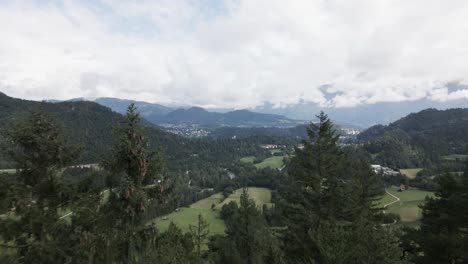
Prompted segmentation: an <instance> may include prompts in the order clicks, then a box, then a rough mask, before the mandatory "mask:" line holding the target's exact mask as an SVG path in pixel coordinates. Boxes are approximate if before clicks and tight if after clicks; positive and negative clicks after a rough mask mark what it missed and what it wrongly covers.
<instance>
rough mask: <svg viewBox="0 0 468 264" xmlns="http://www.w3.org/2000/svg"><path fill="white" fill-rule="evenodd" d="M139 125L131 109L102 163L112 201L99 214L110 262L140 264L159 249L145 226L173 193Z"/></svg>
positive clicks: (150, 227) (149, 228) (109, 200)
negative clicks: (150, 253)
mask: <svg viewBox="0 0 468 264" xmlns="http://www.w3.org/2000/svg"><path fill="white" fill-rule="evenodd" d="M140 122H141V120H140V117H139V113H138V112H137V110H136V107H135V106H134V105H133V104H132V105H130V106H129V107H128V110H127V115H126V119H125V123H124V126H123V127H122V128H121V129H120V135H119V138H118V141H117V142H116V144H115V146H114V147H113V152H112V155H110V158H109V159H107V160H105V161H104V162H103V167H104V169H105V171H106V173H107V174H108V179H109V180H108V184H109V186H108V187H109V189H108V192H109V199H108V201H107V203H105V204H104V205H103V207H102V209H101V212H100V213H101V214H102V215H103V217H101V218H102V221H103V223H104V224H103V227H104V231H103V233H105V234H106V236H105V238H104V239H105V241H106V242H105V245H106V249H105V251H104V252H106V258H107V259H109V260H112V259H114V260H118V261H120V262H123V263H138V262H141V261H142V259H144V258H145V257H146V256H147V254H149V253H148V251H151V249H152V248H154V247H155V246H156V245H155V244H154V243H155V238H152V237H151V236H152V235H155V234H157V232H156V231H155V229H154V226H151V225H146V222H147V221H149V220H150V219H151V218H153V217H155V216H156V215H157V214H158V212H159V210H158V207H161V208H162V207H164V206H165V204H166V203H167V196H168V192H169V191H170V188H169V187H168V178H167V177H164V175H162V173H161V171H160V168H161V165H160V164H159V162H160V159H159V158H158V157H157V156H156V154H155V153H154V152H151V151H149V143H148V141H147V139H146V137H145V133H144V130H143V128H142V127H141V126H140ZM150 213H151V214H150ZM106 224H107V225H108V227H107V228H106V227H105V226H104V225H106ZM148 235H149V237H148Z"/></svg>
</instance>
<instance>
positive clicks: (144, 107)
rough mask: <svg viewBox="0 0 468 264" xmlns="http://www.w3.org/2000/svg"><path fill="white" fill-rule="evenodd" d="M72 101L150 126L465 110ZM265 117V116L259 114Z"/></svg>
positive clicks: (422, 102) (364, 118) (380, 118)
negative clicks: (136, 114)
mask: <svg viewBox="0 0 468 264" xmlns="http://www.w3.org/2000/svg"><path fill="white" fill-rule="evenodd" d="M71 100H72V101H79V100H81V101H94V102H96V103H98V104H101V105H104V106H107V107H109V108H111V109H112V110H114V111H116V112H118V113H124V112H125V111H126V108H127V106H128V105H129V104H131V103H134V104H135V105H136V106H138V108H139V111H140V112H141V115H142V116H143V117H144V118H145V119H146V120H148V121H149V122H151V123H154V124H164V123H166V124H178V123H193V124H201V125H205V126H206V125H209V126H213V125H219V126H276V127H291V126H295V125H296V124H300V123H304V122H303V121H302V122H301V121H299V122H297V120H307V121H313V120H315V115H316V114H318V113H319V112H320V111H321V110H323V111H325V113H326V114H328V116H329V117H330V118H331V119H332V120H333V121H334V122H335V123H337V124H340V125H342V126H344V127H349V128H351V127H356V128H368V127H371V126H373V125H376V124H389V123H391V122H394V121H396V120H398V119H400V118H402V117H404V116H406V115H408V114H411V113H416V112H419V111H421V110H424V109H428V108H435V109H439V110H445V109H449V108H466V107H468V98H467V99H458V100H451V101H445V102H438V101H432V100H429V99H419V100H415V101H403V102H380V103H374V104H365V105H358V106H355V107H342V108H335V107H321V106H320V105H318V104H316V103H311V102H300V103H298V104H293V105H287V106H283V107H277V106H275V105H273V104H271V103H265V104H263V105H261V106H257V107H253V108H249V109H246V110H235V109H226V108H222V109H221V108H219V109H218V108H210V109H203V108H201V107H174V106H164V105H162V104H157V103H148V102H142V101H134V100H125V99H118V98H110V97H101V98H92V99H90V98H76V99H71ZM260 114H266V115H260Z"/></svg>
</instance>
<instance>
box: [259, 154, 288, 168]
mask: <svg viewBox="0 0 468 264" xmlns="http://www.w3.org/2000/svg"><path fill="white" fill-rule="evenodd" d="M283 158H284V156H273V157H269V158H267V159H265V160H263V161H262V162H260V163H257V164H255V167H256V168H257V169H264V168H268V167H269V168H272V169H279V168H281V167H283V164H284V163H283Z"/></svg>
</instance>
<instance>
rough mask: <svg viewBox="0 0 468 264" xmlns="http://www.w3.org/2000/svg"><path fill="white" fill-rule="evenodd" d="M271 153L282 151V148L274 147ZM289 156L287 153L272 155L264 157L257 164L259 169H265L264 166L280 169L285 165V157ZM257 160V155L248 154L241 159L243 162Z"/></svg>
mask: <svg viewBox="0 0 468 264" xmlns="http://www.w3.org/2000/svg"><path fill="white" fill-rule="evenodd" d="M270 152H271V155H274V154H275V153H279V152H281V150H280V149H272V150H270ZM285 157H287V155H283V156H271V157H269V158H266V159H264V160H263V161H262V162H260V163H257V164H255V167H256V168H257V169H264V168H272V169H280V168H281V167H283V166H284V162H283V159H284V158H285ZM254 160H255V156H247V157H243V158H241V159H240V161H241V162H244V163H253V162H254Z"/></svg>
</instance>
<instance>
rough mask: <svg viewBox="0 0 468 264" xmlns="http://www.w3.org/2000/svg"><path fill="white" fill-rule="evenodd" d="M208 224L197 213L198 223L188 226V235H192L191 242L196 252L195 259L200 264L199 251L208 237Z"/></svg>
mask: <svg viewBox="0 0 468 264" xmlns="http://www.w3.org/2000/svg"><path fill="white" fill-rule="evenodd" d="M209 226H210V224H209V223H208V222H207V221H206V220H205V219H203V216H202V215H201V214H200V213H199V214H198V222H197V225H190V226H189V228H190V233H191V234H192V237H193V241H194V244H195V247H196V250H197V252H196V253H197V258H198V260H199V262H200V263H202V258H201V249H202V247H203V245H204V244H205V241H206V240H207V239H208V235H209V234H210V230H209V229H208V227H209Z"/></svg>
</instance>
